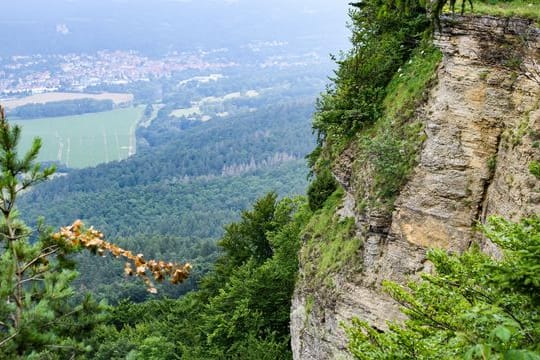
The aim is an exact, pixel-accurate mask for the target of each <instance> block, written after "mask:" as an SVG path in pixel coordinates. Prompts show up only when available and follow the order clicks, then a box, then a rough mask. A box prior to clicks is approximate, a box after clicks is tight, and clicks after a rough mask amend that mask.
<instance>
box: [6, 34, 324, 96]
mask: <svg viewBox="0 0 540 360" xmlns="http://www.w3.org/2000/svg"><path fill="white" fill-rule="evenodd" d="M283 45H286V44H283V43H275V42H268V43H262V44H261V43H254V44H249V45H247V46H245V48H246V49H248V50H249V52H250V53H251V54H256V56H260V53H259V52H260V51H261V48H275V47H280V46H283ZM228 51H229V50H228V49H224V48H223V49H215V50H210V51H203V50H199V51H196V52H172V53H170V54H168V55H165V56H163V57H162V58H149V57H147V56H144V55H142V54H140V53H138V52H136V51H121V50H115V51H110V50H102V51H98V52H96V53H94V54H56V55H42V54H35V55H25V56H11V57H4V58H0V98H2V99H6V98H10V97H18V96H23V95H32V94H40V93H45V92H55V91H75V92H77V91H84V90H85V89H87V88H88V87H93V86H97V87H99V86H104V85H122V84H128V83H132V82H137V81H151V80H155V79H159V78H163V77H170V76H171V75H172V74H174V73H176V72H180V71H184V70H189V69H193V70H205V69H207V70H220V69H224V68H230V67H234V66H239V65H240V64H238V63H237V62H234V61H231V60H229V59H228V58H227V56H225V55H223V53H225V54H226V53H227V52H228ZM257 53H259V54H257ZM324 56H325V55H322V56H321V55H320V54H317V53H315V52H309V53H305V54H291V53H288V54H287V53H281V54H280V55H276V54H275V53H274V54H268V56H263V58H260V57H258V58H257V60H256V64H257V66H260V67H263V68H264V67H274V66H275V67H290V66H307V65H313V64H316V63H320V62H321V60H322V59H323V58H324Z"/></svg>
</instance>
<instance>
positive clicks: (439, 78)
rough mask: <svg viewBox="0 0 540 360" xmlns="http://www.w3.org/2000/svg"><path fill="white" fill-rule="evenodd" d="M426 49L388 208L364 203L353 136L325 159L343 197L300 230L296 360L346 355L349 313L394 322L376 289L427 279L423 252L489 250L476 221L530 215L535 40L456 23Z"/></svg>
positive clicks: (511, 27) (359, 153)
mask: <svg viewBox="0 0 540 360" xmlns="http://www.w3.org/2000/svg"><path fill="white" fill-rule="evenodd" d="M435 44H436V45H437V47H438V48H439V49H440V50H441V51H442V54H443V57H442V61H441V63H440V65H439V67H438V68H437V70H436V74H435V76H434V81H432V82H431V84H432V86H431V87H430V88H429V89H428V90H429V91H427V92H426V99H425V101H424V102H423V103H422V105H421V106H418V107H417V108H416V111H415V112H414V114H413V115H412V116H410V117H409V118H408V120H407V121H406V124H409V125H410V124H415V123H420V124H421V129H422V130H421V131H420V132H418V134H417V140H418V141H423V143H422V146H421V148H419V151H418V154H417V158H416V161H417V164H416V166H415V168H414V170H413V171H412V173H410V175H409V177H408V180H407V182H406V184H405V185H404V186H403V187H402V188H401V190H400V192H399V194H398V195H397V197H396V199H395V202H394V206H393V207H390V208H385V207H384V206H377V201H373V198H376V197H377V194H375V193H374V189H373V183H374V182H375V181H376V179H377V173H376V170H375V166H373V163H374V161H373V159H371V157H372V156H371V157H370V154H366V147H365V146H362V144H361V141H360V140H358V141H352V142H351V144H350V145H349V146H348V148H347V149H345V151H343V152H342V153H341V155H340V156H339V157H338V158H337V160H336V161H334V165H333V173H334V175H335V177H336V178H337V180H338V181H339V182H340V184H341V185H342V187H343V188H344V190H345V191H344V195H343V197H342V200H341V201H338V202H337V203H338V205H337V206H332V205H328V203H327V207H326V208H324V209H322V210H320V211H319V213H318V214H317V215H316V217H315V218H314V219H313V221H314V223H316V222H321V221H325V222H326V224H327V226H326V228H325V229H324V230H322V231H321V230H320V229H317V228H316V227H315V226H312V227H311V228H310V227H308V229H307V230H306V232H305V234H304V239H303V240H304V246H303V248H302V250H301V252H300V261H301V263H300V274H299V278H298V283H297V286H296V290H295V295H294V298H293V305H292V313H291V333H292V346H293V354H294V358H295V359H339V358H351V355H350V354H349V353H348V352H347V350H346V343H347V339H346V336H345V332H344V330H343V328H342V323H347V322H349V321H350V319H351V318H353V317H359V318H361V319H365V320H367V321H369V322H370V323H371V324H372V325H373V326H374V327H376V328H378V329H385V327H386V321H387V320H390V319H398V318H399V317H400V313H399V311H398V307H397V306H396V304H395V303H394V302H393V301H392V300H391V299H390V298H389V297H388V296H387V295H386V294H384V293H383V292H382V291H381V282H382V281H383V280H384V279H391V280H395V281H404V280H406V279H407V278H409V277H411V276H415V274H418V273H419V272H421V271H429V270H430V264H429V263H426V262H425V251H426V249H427V248H430V247H440V248H444V249H448V250H451V251H463V250H464V249H466V248H468V247H469V246H470V244H471V242H472V241H475V240H479V241H480V243H482V245H483V247H484V248H485V249H486V250H488V251H493V252H494V253H496V249H495V248H494V247H493V246H492V245H491V244H489V243H487V242H486V241H485V240H483V239H480V238H479V237H480V236H479V235H478V234H477V232H475V230H474V228H475V224H476V223H478V222H482V221H484V220H485V219H486V217H488V216H490V215H492V214H498V215H502V216H504V217H506V218H509V219H513V220H516V219H519V218H521V217H523V216H526V215H531V214H533V213H538V212H539V211H540V195H539V190H540V184H539V183H538V181H537V179H536V178H535V177H534V176H532V175H530V174H529V165H530V163H531V162H532V161H534V160H536V159H539V158H540V149H539V144H540V143H539V140H540V109H539V100H540V82H539V81H540V77H539V75H540V67H539V66H538V64H537V61H538V60H539V58H540V57H539V49H540V32H539V31H538V29H537V28H536V27H535V26H534V25H533V23H532V22H530V21H525V20H518V19H500V18H493V17H488V16H484V17H456V18H453V19H447V20H446V21H444V22H443V29H442V32H440V33H439V34H438V35H437V36H436V39H435ZM411 61H413V60H411ZM397 76H401V74H400V75H397ZM390 95H392V93H390ZM390 101H392V99H390ZM381 121H382V120H381ZM383 127H384V126H383ZM358 138H359V139H360V138H361V136H360V137H358ZM334 196H339V194H335V195H334ZM334 201H335V199H334ZM351 219H354V220H351ZM336 234H337V235H336Z"/></svg>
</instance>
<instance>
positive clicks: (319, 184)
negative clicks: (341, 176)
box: [307, 168, 338, 211]
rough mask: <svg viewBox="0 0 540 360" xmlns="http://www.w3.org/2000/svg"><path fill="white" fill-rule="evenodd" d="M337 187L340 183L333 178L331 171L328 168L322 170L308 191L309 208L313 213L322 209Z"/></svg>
mask: <svg viewBox="0 0 540 360" xmlns="http://www.w3.org/2000/svg"><path fill="white" fill-rule="evenodd" d="M337 187H338V183H337V181H336V179H334V177H333V176H332V173H331V172H330V170H328V169H326V168H325V169H322V171H321V172H320V173H319V174H317V176H316V177H315V180H313V181H312V182H311V184H309V187H308V190H307V196H308V202H309V208H310V209H311V211H316V210H318V209H320V208H321V207H322V206H323V204H324V202H325V201H326V199H328V197H329V196H330V195H332V193H333V192H334V191H336V189H337Z"/></svg>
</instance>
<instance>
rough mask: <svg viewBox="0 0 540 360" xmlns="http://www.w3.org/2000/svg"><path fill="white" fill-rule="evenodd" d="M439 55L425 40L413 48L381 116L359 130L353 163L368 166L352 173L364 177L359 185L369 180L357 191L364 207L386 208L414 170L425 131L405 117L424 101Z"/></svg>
mask: <svg viewBox="0 0 540 360" xmlns="http://www.w3.org/2000/svg"><path fill="white" fill-rule="evenodd" d="M441 57H442V56H441V52H440V51H439V50H438V49H436V48H435V47H434V46H432V45H429V44H427V43H422V45H421V46H420V47H418V48H417V49H415V50H414V52H413V54H412V56H411V58H410V60H409V61H408V62H407V63H406V64H405V65H403V67H402V68H400V69H399V70H398V71H397V73H396V74H395V76H394V77H393V78H392V80H391V82H390V83H389V84H388V86H387V88H386V91H387V95H386V98H385V99H384V102H383V105H384V114H383V116H382V117H381V118H379V119H378V120H377V122H376V123H375V124H374V125H373V126H371V127H368V128H366V129H365V130H363V131H361V132H359V134H358V140H357V143H358V151H357V155H356V157H357V159H356V166H362V167H364V168H368V169H369V172H368V171H366V170H364V171H360V170H357V171H356V172H357V173H358V174H359V176H364V177H365V178H364V179H363V180H362V181H360V183H365V184H369V187H364V188H361V189H359V191H358V194H359V195H358V197H359V201H361V202H363V203H364V205H369V206H372V207H378V208H382V209H386V210H389V211H391V210H392V206H393V203H394V199H395V197H396V195H397V194H398V193H399V190H400V188H401V186H402V185H403V183H404V182H405V181H406V179H407V176H408V175H409V173H410V171H411V170H412V169H413V168H414V166H415V164H416V162H417V154H418V151H419V149H420V146H421V144H422V142H423V141H424V139H425V135H424V134H423V128H422V125H421V124H420V123H418V122H411V121H410V119H411V118H412V117H413V116H414V111H415V109H416V108H417V106H418V104H420V103H422V102H423V101H425V97H426V89H427V88H428V87H429V84H430V82H432V81H433V74H434V73H435V70H436V68H437V66H438V64H439V62H440V60H441Z"/></svg>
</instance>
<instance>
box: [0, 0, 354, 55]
mask: <svg viewBox="0 0 540 360" xmlns="http://www.w3.org/2000/svg"><path fill="white" fill-rule="evenodd" d="M347 3H348V1H335V0H334V1H331V0H318V1H307V0H301V1H285V0H278V1H271V2H268V1H262V0H256V1H253V0H250V1H248V0H197V1H194V0H154V1H144V0H51V1H47V2H43V1H40V0H20V1H17V2H9V3H8V4H4V5H3V13H4V17H3V18H2V19H1V20H0V26H2V28H3V32H2V33H3V34H4V38H3V39H2V44H3V50H2V54H3V55H4V56H6V55H15V54H20V55H29V54H35V53H67V52H92V51H96V50H100V49H122V50H138V51H141V52H144V53H149V54H162V53H165V52H167V51H181V50H189V49H196V48H216V47H235V46H239V45H242V44H246V43H249V42H252V41H271V40H277V41H286V42H289V43H291V45H293V46H302V45H304V43H309V46H311V47H312V46H320V47H321V48H322V49H324V50H326V49H327V50H328V51H331V52H336V51H339V50H342V49H343V48H344V47H345V46H346V44H347V36H348V35H347V33H348V31H347V29H346V20H347V19H346V13H347V11H346V9H347V7H348V5H347Z"/></svg>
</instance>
